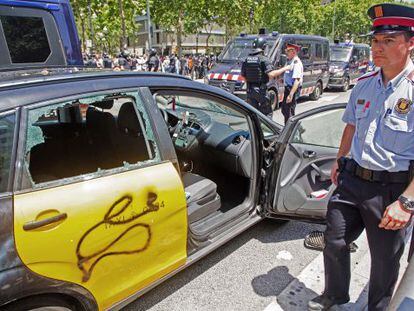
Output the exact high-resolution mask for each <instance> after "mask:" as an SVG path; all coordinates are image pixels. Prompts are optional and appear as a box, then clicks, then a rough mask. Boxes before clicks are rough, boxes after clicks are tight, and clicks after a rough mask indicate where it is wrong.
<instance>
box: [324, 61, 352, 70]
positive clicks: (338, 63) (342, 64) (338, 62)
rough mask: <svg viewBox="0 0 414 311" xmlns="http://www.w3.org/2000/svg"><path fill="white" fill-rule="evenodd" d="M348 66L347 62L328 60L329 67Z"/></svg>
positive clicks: (344, 67) (339, 67)
mask: <svg viewBox="0 0 414 311" xmlns="http://www.w3.org/2000/svg"><path fill="white" fill-rule="evenodd" d="M347 67H348V62H340V61H337V62H330V63H329V69H346V68H347Z"/></svg>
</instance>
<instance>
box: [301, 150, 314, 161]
mask: <svg viewBox="0 0 414 311" xmlns="http://www.w3.org/2000/svg"><path fill="white" fill-rule="evenodd" d="M303 157H304V158H305V159H312V158H314V157H316V152H315V151H310V150H308V151H305V152H303Z"/></svg>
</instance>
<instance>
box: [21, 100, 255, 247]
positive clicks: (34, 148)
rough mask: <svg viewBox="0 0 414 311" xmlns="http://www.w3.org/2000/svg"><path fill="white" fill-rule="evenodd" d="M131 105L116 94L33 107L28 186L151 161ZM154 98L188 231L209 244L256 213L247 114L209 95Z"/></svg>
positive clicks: (150, 144) (151, 149) (149, 144)
mask: <svg viewBox="0 0 414 311" xmlns="http://www.w3.org/2000/svg"><path fill="white" fill-rule="evenodd" d="M134 100H135V99H134V97H132V96H127V95H120V94H118V95H116V94H114V95H111V96H106V97H103V96H98V97H96V98H89V99H83V100H82V99H81V100H76V101H73V102H69V103H63V104H60V105H55V106H53V107H51V106H49V107H46V108H41V109H33V110H30V111H29V116H28V118H29V126H28V139H27V146H26V153H25V154H26V168H27V173H28V174H27V175H28V178H27V179H28V180H29V181H28V182H29V183H30V186H36V185H37V184H39V183H44V182H51V181H55V180H60V179H64V178H77V177H78V176H82V175H84V174H90V173H95V172H99V171H101V170H107V169H115V168H122V167H124V166H125V165H131V164H137V163H142V162H145V161H147V160H151V159H153V158H154V157H155V155H156V148H155V143H154V140H153V138H151V137H148V135H147V132H148V131H147V129H146V123H145V118H144V116H143V114H142V112H141V111H139V109H137V107H136V105H135V103H134ZM156 100H157V104H158V105H159V106H160V110H161V112H162V114H163V116H164V119H165V122H166V124H167V127H168V129H169V131H170V135H171V139H172V143H173V145H174V147H175V151H176V154H177V157H178V160H179V165H180V173H181V177H182V182H183V185H184V188H185V193H186V199H187V206H188V221H189V226H190V230H191V232H192V233H193V237H194V238H195V240H197V241H203V240H207V239H208V237H209V236H210V235H211V234H212V233H214V232H216V231H217V230H218V229H219V228H222V226H223V225H224V224H226V223H229V221H231V220H233V219H236V218H238V219H240V215H241V214H242V212H241V211H245V212H246V213H244V214H247V211H248V209H249V208H251V204H249V203H247V201H248V198H249V197H251V193H253V192H252V189H251V185H252V184H253V183H252V180H253V170H254V166H253V164H254V163H253V148H252V142H251V134H250V130H249V124H248V121H247V117H246V116H245V115H243V113H241V112H239V111H236V110H234V109H232V108H229V107H227V106H226V105H224V104H222V103H219V102H215V101H214V100H211V99H208V98H197V97H192V96H177V95H175V96H170V95H168V94H167V95H164V94H158V95H156ZM172 101H175V103H174V104H173V102H172ZM171 104H173V105H174V107H172V106H171ZM134 106H135V107H134ZM137 112H138V113H137Z"/></svg>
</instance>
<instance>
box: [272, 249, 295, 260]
mask: <svg viewBox="0 0 414 311" xmlns="http://www.w3.org/2000/svg"><path fill="white" fill-rule="evenodd" d="M276 258H277V259H282V260H292V258H293V256H292V254H291V253H290V252H288V251H280V252H279V253H277V256H276Z"/></svg>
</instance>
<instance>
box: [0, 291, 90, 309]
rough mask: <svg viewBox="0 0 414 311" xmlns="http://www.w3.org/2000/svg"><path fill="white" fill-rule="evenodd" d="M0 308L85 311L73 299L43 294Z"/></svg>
mask: <svg viewBox="0 0 414 311" xmlns="http://www.w3.org/2000/svg"><path fill="white" fill-rule="evenodd" d="M2 308H4V309H2V310H4V311H12V310H19V311H29V310H30V311H43V310H44V311H86V310H85V309H84V308H83V307H82V306H81V305H80V303H78V302H77V301H76V300H75V299H72V298H67V299H65V298H64V297H59V296H43V295H42V296H35V297H27V298H24V299H22V300H19V301H16V302H14V303H11V304H9V305H6V306H4V307H2Z"/></svg>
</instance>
